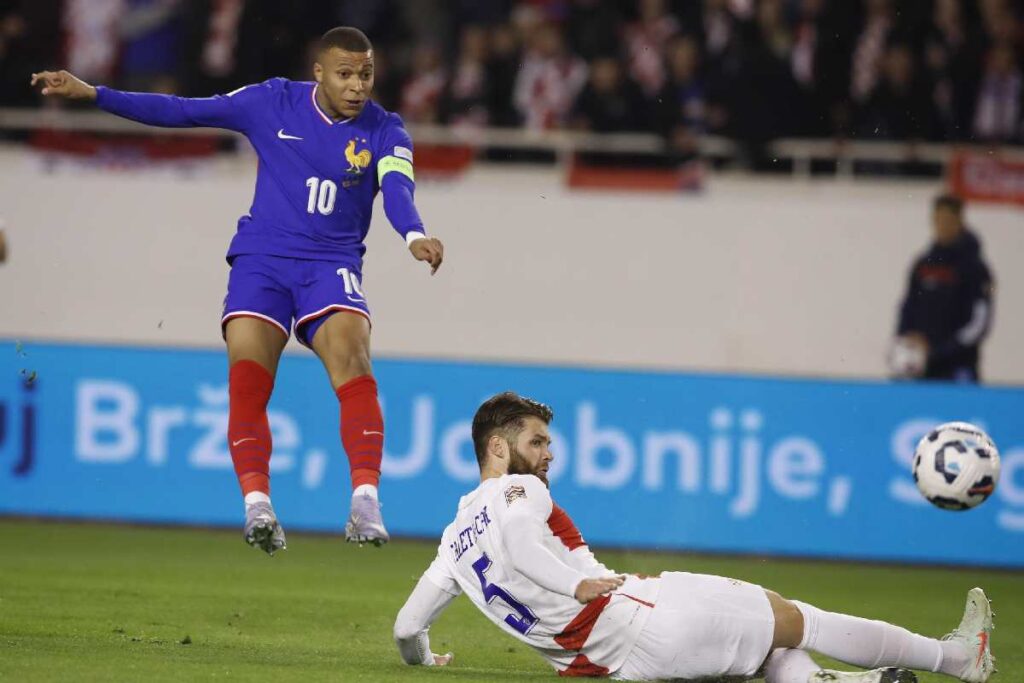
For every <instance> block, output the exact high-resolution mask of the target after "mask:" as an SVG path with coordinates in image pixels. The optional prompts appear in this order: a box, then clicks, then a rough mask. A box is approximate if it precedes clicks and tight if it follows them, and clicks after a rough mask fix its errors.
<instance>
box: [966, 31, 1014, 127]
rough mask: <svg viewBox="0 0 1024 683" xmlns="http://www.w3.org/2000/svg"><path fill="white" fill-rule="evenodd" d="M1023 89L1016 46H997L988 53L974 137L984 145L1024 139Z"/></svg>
mask: <svg viewBox="0 0 1024 683" xmlns="http://www.w3.org/2000/svg"><path fill="white" fill-rule="evenodd" d="M1022 96H1024V88H1022V82H1021V70H1020V67H1019V66H1018V65H1017V62H1016V59H1015V55H1014V51H1013V47H1012V46H1011V45H1010V44H1009V43H998V44H996V45H995V46H994V47H993V48H992V50H991V51H990V52H989V54H988V59H987V63H986V65H985V71H984V74H983V75H982V79H981V85H980V87H979V88H978V101H977V105H976V106H975V109H974V128H973V132H974V137H975V139H977V140H983V141H985V142H1019V141H1021V140H1022V139H1024V121H1022V115H1021V98H1022Z"/></svg>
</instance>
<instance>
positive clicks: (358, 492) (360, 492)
mask: <svg viewBox="0 0 1024 683" xmlns="http://www.w3.org/2000/svg"><path fill="white" fill-rule="evenodd" d="M352 495H353V496H369V497H370V498H373V499H374V500H377V487H376V486H374V485H373V484H360V485H359V486H357V487H355V489H353V490H352Z"/></svg>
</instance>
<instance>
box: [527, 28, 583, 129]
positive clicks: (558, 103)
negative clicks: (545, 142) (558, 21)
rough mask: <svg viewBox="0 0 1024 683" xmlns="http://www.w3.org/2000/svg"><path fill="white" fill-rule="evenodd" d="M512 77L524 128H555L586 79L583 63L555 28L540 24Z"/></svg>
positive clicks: (560, 122)
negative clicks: (567, 47) (515, 73)
mask: <svg viewBox="0 0 1024 683" xmlns="http://www.w3.org/2000/svg"><path fill="white" fill-rule="evenodd" d="M529 39H530V44H529V47H528V49H527V52H526V57H525V58H524V59H523V65H522V68H521V69H520V71H519V76H518V78H517V79H516V86H515V99H514V102H515V106H516V109H517V110H518V111H519V113H520V115H521V116H522V118H523V122H524V123H525V125H526V127H527V128H532V129H534V130H542V129H549V128H559V127H561V126H562V125H563V124H564V123H565V120H566V117H567V116H568V115H569V112H570V110H571V109H572V105H573V103H574V102H575V101H576V96H577V95H578V94H579V92H580V90H581V89H582V88H583V85H584V83H586V80H587V66H586V64H584V63H583V61H581V60H580V59H579V58H578V57H576V56H574V55H571V54H569V53H568V51H567V50H566V49H565V42H564V40H563V38H562V34H561V32H560V31H559V30H558V27H557V26H555V25H554V24H551V23H542V24H540V25H539V27H537V28H536V29H535V30H534V31H533V33H532V35H530V37H529Z"/></svg>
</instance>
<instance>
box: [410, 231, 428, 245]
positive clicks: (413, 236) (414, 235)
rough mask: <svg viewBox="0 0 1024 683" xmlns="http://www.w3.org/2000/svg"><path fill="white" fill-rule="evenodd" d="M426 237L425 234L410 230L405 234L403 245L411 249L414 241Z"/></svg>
mask: <svg viewBox="0 0 1024 683" xmlns="http://www.w3.org/2000/svg"><path fill="white" fill-rule="evenodd" d="M426 237H427V236H426V234H424V233H422V232H420V231H419V230H410V231H409V232H407V233H405V243H406V244H407V245H409V246H410V247H411V246H412V243H413V242H415V241H416V240H422V239H426Z"/></svg>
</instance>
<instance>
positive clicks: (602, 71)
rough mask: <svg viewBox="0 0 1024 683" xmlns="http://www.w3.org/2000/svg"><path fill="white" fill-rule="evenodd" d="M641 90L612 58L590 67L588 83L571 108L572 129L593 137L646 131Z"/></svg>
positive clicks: (599, 59)
mask: <svg viewBox="0 0 1024 683" xmlns="http://www.w3.org/2000/svg"><path fill="white" fill-rule="evenodd" d="M645 110H646V108H645V107H644V98H643V94H642V93H641V92H640V88H639V87H638V86H637V84H636V83H634V82H633V80H632V79H630V78H629V77H628V76H626V75H625V74H624V73H623V69H622V66H621V65H620V64H619V60H617V59H616V58H615V57H599V58H597V59H595V60H594V61H593V62H591V63H590V79H589V81H588V83H587V85H586V86H585V87H584V88H583V90H582V92H580V95H579V97H577V98H576V104H575V106H574V107H573V114H572V123H573V127H574V128H578V129H580V130H589V131H593V132H595V133H620V132H625V131H641V130H645V129H647V128H649V122H648V120H647V118H646V117H645V115H644V113H645Z"/></svg>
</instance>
